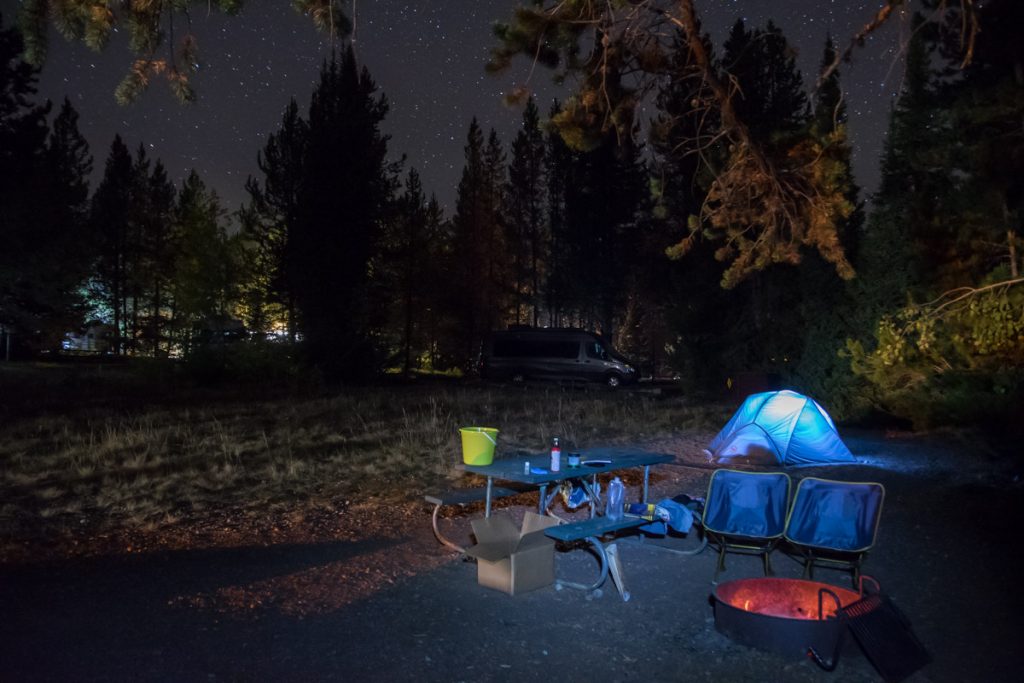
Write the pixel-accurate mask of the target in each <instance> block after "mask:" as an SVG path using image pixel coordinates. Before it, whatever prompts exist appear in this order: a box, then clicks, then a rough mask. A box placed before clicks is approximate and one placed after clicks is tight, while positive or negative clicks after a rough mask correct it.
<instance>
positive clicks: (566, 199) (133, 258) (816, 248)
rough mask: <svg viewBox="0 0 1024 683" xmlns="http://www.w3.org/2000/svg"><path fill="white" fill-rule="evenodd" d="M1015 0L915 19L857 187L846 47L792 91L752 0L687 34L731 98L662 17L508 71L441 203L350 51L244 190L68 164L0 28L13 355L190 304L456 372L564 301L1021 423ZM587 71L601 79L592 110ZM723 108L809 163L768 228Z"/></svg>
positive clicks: (322, 344) (172, 318) (778, 44)
mask: <svg viewBox="0 0 1024 683" xmlns="http://www.w3.org/2000/svg"><path fill="white" fill-rule="evenodd" d="M570 4H572V3H570ZM925 4H927V3H925ZM932 4H936V3H932ZM533 11H535V12H536V11H538V10H533ZM1021 15H1022V9H1021V7H1020V4H1019V3H1014V2H1011V1H1007V0H1003V1H993V2H988V3H985V4H984V6H982V7H981V9H979V10H978V18H979V20H980V22H981V26H982V28H983V31H982V33H981V38H980V39H979V40H978V42H977V44H976V46H974V49H973V52H972V55H971V60H970V62H969V63H968V64H967V65H966V66H962V62H963V58H962V50H961V43H960V42H959V38H960V36H961V35H962V33H961V31H960V26H961V22H962V20H963V14H961V13H959V12H957V11H956V10H955V9H952V10H950V11H949V12H947V14H946V15H944V19H943V20H942V21H938V22H936V21H930V22H928V23H924V22H923V21H922V22H921V23H920V24H918V28H917V30H915V31H914V32H913V39H912V40H911V42H910V43H909V45H908V46H907V52H906V59H905V63H906V74H905V78H904V87H903V90H902V93H901V95H900V97H899V99H898V101H896V102H895V103H894V104H893V108H892V115H891V119H890V127H889V132H888V137H887V142H886V148H885V152H884V158H883V159H882V160H881V166H882V168H881V170H882V182H881V186H880V189H879V190H878V192H877V193H876V194H875V195H874V196H873V197H871V198H870V200H871V201H870V208H869V209H868V205H867V202H866V200H867V199H868V198H866V197H863V196H862V193H861V192H860V190H859V188H857V187H856V186H855V184H854V183H853V180H852V173H851V170H850V151H849V143H848V141H847V139H846V127H845V122H846V117H847V114H846V110H845V107H844V103H843V99H842V87H841V81H840V70H838V69H834V70H830V71H829V70H827V67H828V66H829V65H831V64H834V63H835V57H836V54H837V48H836V46H835V44H833V43H832V41H831V40H830V41H828V42H827V43H826V44H825V45H823V46H822V65H823V69H825V70H826V72H827V74H828V76H827V78H826V79H824V80H823V81H822V82H821V83H820V84H819V87H817V88H816V89H815V90H813V91H808V89H807V88H806V87H805V85H804V79H803V77H802V75H801V74H800V73H799V72H798V71H797V70H796V67H795V63H794V58H793V51H792V50H791V48H790V46H789V44H788V43H787V41H786V38H785V36H783V35H782V33H781V32H780V31H779V30H778V29H777V28H776V27H774V26H773V25H772V24H771V23H769V24H767V25H766V26H764V27H748V26H745V25H744V24H743V23H742V22H737V23H736V25H735V26H734V27H733V30H732V32H731V33H730V35H729V37H728V39H727V40H726V41H725V43H724V44H723V45H722V46H721V48H720V49H718V48H717V47H716V46H712V45H710V44H707V41H706V39H705V40H704V48H705V50H706V52H707V54H708V56H709V57H708V60H707V64H708V65H709V66H708V68H709V69H713V71H714V73H715V74H717V76H718V78H719V80H720V81H721V82H727V83H731V84H734V85H735V89H734V90H733V91H732V95H731V98H730V100H729V101H730V104H731V106H730V107H729V108H728V110H727V111H721V110H719V111H718V112H717V114H716V112H714V111H711V110H709V109H708V108H707V107H705V106H703V105H702V104H701V102H702V101H704V100H705V99H706V97H707V93H706V90H707V89H708V87H709V86H708V82H707V79H706V78H705V79H703V80H702V79H700V78H695V75H698V76H699V75H704V76H706V75H707V73H706V72H705V73H703V74H699V73H696V72H695V69H694V65H693V61H692V54H693V48H694V45H693V44H692V43H691V42H689V40H690V37H689V35H688V34H687V33H686V32H685V31H684V30H680V31H679V33H678V35H677V36H676V37H675V38H674V39H673V40H672V41H671V44H670V45H662V46H661V49H660V50H659V51H658V53H657V54H653V53H651V54H647V53H641V52H640V51H638V50H632V52H630V51H629V50H626V49H625V48H624V49H623V50H622V51H621V52H620V53H617V54H618V55H619V57H620V61H618V62H616V61H615V60H614V59H608V54H609V53H607V52H606V53H604V54H603V55H602V57H603V58H604V59H605V61H604V62H603V63H602V70H601V71H600V75H601V83H600V89H598V88H596V87H595V88H593V89H590V90H588V88H587V87H586V86H587V84H584V87H583V88H581V90H580V92H579V93H578V94H577V95H576V96H574V97H573V98H570V99H569V100H567V101H566V102H564V103H558V102H555V103H550V105H545V106H547V111H546V114H545V115H543V116H542V114H541V111H540V107H538V105H537V104H536V103H535V102H533V101H532V100H529V99H526V101H525V106H524V109H523V125H522V128H521V130H520V132H519V133H518V134H517V135H516V137H515V139H514V140H512V141H511V142H508V141H502V140H500V139H499V138H498V136H497V135H496V133H495V132H494V131H493V130H491V131H487V130H486V124H483V125H482V124H481V122H478V121H476V120H474V121H471V122H469V123H468V132H467V136H466V141H465V166H464V170H463V175H462V179H461V181H460V183H459V187H458V195H457V202H456V206H455V208H454V211H453V212H452V215H451V216H445V215H444V212H443V211H442V210H441V209H440V207H439V206H438V204H437V202H436V201H435V200H434V199H433V198H432V197H428V196H425V193H424V190H423V187H422V184H421V180H420V178H419V175H418V173H417V172H416V170H415V169H411V168H410V169H405V168H404V167H403V165H402V164H401V163H400V162H396V161H394V160H395V159H396V158H398V157H399V154H398V153H397V152H398V151H396V150H390V149H389V148H388V139H387V137H386V136H385V135H384V134H383V133H382V132H381V123H382V122H383V121H384V120H385V118H386V116H387V100H386V97H385V96H384V94H383V93H382V88H379V87H378V85H377V84H376V83H375V82H374V81H373V79H372V77H371V75H370V74H369V73H368V72H367V71H366V70H365V69H361V68H360V67H359V65H358V64H357V63H356V60H355V57H354V56H353V53H352V52H351V50H348V49H342V50H340V51H339V52H338V53H337V54H336V55H335V57H334V58H333V59H331V60H330V61H329V62H327V63H325V64H324V66H323V68H322V70H321V73H320V77H319V83H318V86H317V88H316V90H315V91H314V93H313V96H312V98H311V100H310V102H309V103H308V105H305V106H302V105H301V104H300V103H298V102H295V101H292V102H291V103H282V105H285V104H287V106H286V107H285V109H284V114H283V116H282V121H281V125H280V127H278V129H277V130H276V131H274V132H272V133H271V134H270V136H269V138H268V142H267V144H266V146H265V148H264V149H263V151H262V153H261V154H260V156H259V159H258V160H257V169H258V170H257V171H256V172H255V173H254V174H253V176H252V177H251V178H250V181H249V183H248V190H249V196H250V202H249V203H248V204H247V206H246V207H245V208H244V209H243V210H242V211H240V212H239V213H238V214H237V215H230V216H229V215H227V214H226V213H225V211H224V210H223V208H222V207H221V206H220V203H219V200H218V198H217V195H216V192H215V191H214V190H212V189H211V188H209V187H207V186H206V185H205V184H204V182H203V180H202V178H201V177H199V176H198V175H197V174H195V173H193V174H192V175H191V176H190V177H189V178H187V179H186V180H185V181H184V182H183V183H182V184H181V185H180V187H179V186H176V185H175V184H174V183H173V182H171V181H170V180H169V179H168V177H167V174H166V172H165V169H164V167H163V165H162V164H161V163H160V161H159V159H151V158H149V157H148V156H147V154H146V152H145V148H144V147H143V146H141V145H140V147H139V148H138V149H137V150H135V151H132V150H129V149H127V147H126V146H125V145H124V144H123V142H122V141H121V140H120V139H119V138H115V140H114V141H113V142H112V144H111V147H110V149H109V150H108V151H107V153H106V157H105V161H104V172H103V176H102V180H101V181H100V183H99V184H98V186H97V187H96V188H94V189H91V188H89V187H88V184H87V181H86V178H87V177H88V176H89V173H90V171H91V168H92V164H93V163H94V157H93V154H94V153H93V152H92V151H90V150H89V149H88V147H87V145H86V144H85V141H84V139H83V138H82V136H81V135H80V134H79V132H78V129H77V119H78V113H77V112H76V111H75V110H74V108H73V106H72V105H71V104H70V102H68V101H65V102H64V103H63V104H62V105H61V106H60V107H58V108H56V110H54V108H53V107H51V105H50V104H49V103H44V102H37V101H36V100H35V99H34V89H33V83H34V78H35V74H36V73H37V71H36V67H34V66H32V65H30V64H29V63H28V62H26V61H24V60H23V58H22V51H23V47H24V46H23V42H22V39H21V35H20V33H19V32H18V31H17V30H15V29H12V28H4V27H3V25H2V24H0V59H2V63H0V80H2V85H3V87H2V88H0V219H2V220H0V240H2V244H3V249H2V250H0V325H2V326H3V329H4V334H5V337H6V340H5V341H8V342H11V343H13V345H14V348H15V353H16V354H17V353H23V354H29V353H33V352H38V351H43V350H52V349H54V348H56V347H57V345H59V343H60V340H61V339H62V338H63V336H64V335H65V334H66V333H67V332H68V331H69V330H74V329H78V328H80V327H81V326H82V325H83V324H84V323H85V322H87V321H88V320H92V319H98V320H103V321H104V322H106V323H107V324H109V325H112V326H113V327H114V328H115V329H116V330H117V335H116V343H115V351H116V352H117V353H118V354H124V355H132V356H155V357H166V356H178V355H183V356H185V357H186V360H190V361H195V362H198V361H200V360H202V357H203V355H204V354H203V353H201V352H196V349H195V344H194V339H195V337H196V333H197V330H200V329H203V327H204V326H207V325H208V324H209V323H210V321H226V320H231V319H236V318H237V319H240V320H242V321H244V323H245V325H246V326H247V328H248V329H249V330H251V331H253V332H255V333H258V334H257V338H256V339H254V340H253V341H251V342H249V343H248V344H247V349H246V351H245V353H240V354H237V357H238V358H241V359H242V361H238V360H237V358H236V360H235V361H233V362H236V363H240V367H238V368H236V370H237V372H238V373H239V374H240V375H249V376H252V377H267V376H268V374H272V373H274V372H291V371H293V369H294V367H296V366H295V365H294V364H298V366H300V367H310V366H312V367H314V368H316V370H317V371H318V372H319V373H320V374H321V375H322V376H323V377H324V378H326V379H327V380H329V381H343V382H350V381H365V380H367V379H371V378H373V377H375V376H378V375H379V374H380V373H382V372H385V371H397V372H402V373H405V374H412V373H416V372H442V371H449V370H453V369H456V370H458V371H461V372H463V373H465V372H471V371H472V369H473V367H474V363H475V360H476V353H477V352H478V349H479V344H480V341H481V340H482V338H483V336H484V335H485V334H486V333H487V332H488V331H489V330H492V329H499V328H502V327H505V326H507V325H512V324H528V325H540V326H579V327H586V328H589V329H595V330H599V331H601V332H602V333H603V334H605V335H606V336H608V337H609V338H610V339H611V340H612V341H613V342H614V343H615V345H616V346H617V347H619V348H620V349H621V350H623V351H624V352H625V353H627V355H630V356H632V357H634V358H636V359H637V360H638V361H640V363H641V365H642V366H643V367H645V368H646V369H647V371H648V372H649V373H652V374H657V375H660V376H678V377H680V378H681V379H680V381H681V382H682V383H683V384H684V385H685V386H687V387H688V388H689V389H691V390H714V389H719V388H721V387H722V386H723V385H724V383H725V382H726V380H727V379H728V378H730V377H735V376H736V375H737V374H739V373H742V372H750V371H753V372H758V373H764V374H773V375H777V376H779V377H780V378H782V380H783V381H785V382H786V383H787V384H788V385H790V386H793V387H794V388H798V389H801V390H803V391H805V392H808V393H810V394H812V395H814V396H815V397H816V398H818V399H819V400H820V401H822V402H824V403H826V404H827V405H829V406H830V407H831V408H832V409H833V410H834V411H835V412H836V413H837V414H838V415H840V416H845V417H852V416H856V415H859V414H863V413H865V412H867V411H870V410H880V411H883V412H886V413H890V414H894V415H898V416H900V417H905V418H908V419H911V420H913V421H914V423H915V424H917V425H919V426H932V425H936V424H949V423H971V424H989V425H991V426H993V427H995V428H1007V427H1013V426H1014V425H1013V424H1012V421H1013V419H1014V415H1019V412H1015V411H1019V409H1020V405H1021V402H1022V392H1024V382H1022V378H1024V377H1022V375H1024V371H1022V369H1021V368H1022V362H1021V361H1022V360H1024V294H1022V287H1021V280H1022V278H1021V274H1020V268H1021V265H1022V262H1024V258H1022V255H1021V246H1022V244H1021V236H1020V230H1019V226H1020V220H1021V203H1022V197H1021V182H1022V180H1021V179H1022V178H1024V130H1022V126H1021V118H1020V113H1021V111H1022V110H1024V49H1022V48H1021V47H1019V46H1018V43H1019V41H1017V40H1015V39H1014V37H1013V34H1012V30H1013V27H1014V26H1018V25H1020V22H1021V20H1024V17H1022V16H1021ZM535 16H536V15H535V14H534V15H531V14H530V13H529V12H528V11H525V10H524V12H523V13H521V14H519V15H517V19H516V22H514V23H513V24H510V25H509V26H506V27H504V28H503V29H501V30H499V39H500V42H501V45H502V46H503V48H504V52H503V51H502V49H498V50H496V60H495V61H496V64H495V66H496V67H500V66H501V64H500V62H501V60H502V59H503V58H508V57H509V56H510V55H512V54H515V53H516V52H517V51H521V49H522V48H523V47H524V45H530V44H532V43H530V42H529V41H528V40H526V39H527V38H529V37H530V36H531V35H533V34H534V33H535V32H536V31H537V30H540V29H538V28H537V27H536V26H533V25H531V17H535ZM546 26H547V24H545V28H544V29H543V30H544V31H547V30H549V29H548V28H546ZM609 35H612V34H611V33H610V32H609ZM570 38H577V39H578V36H570ZM609 42H610V43H612V44H614V42H613V41H609ZM627 47H628V46H627ZM555 48H558V46H557V45H555ZM555 48H553V51H554V52H555V53H557V52H558V49H555ZM551 56H554V57H557V54H554V55H541V57H542V58H546V57H551ZM613 56H614V55H613ZM648 58H649V62H647V63H646V64H645V67H644V68H647V69H648V72H649V73H650V74H651V75H653V78H651V79H650V80H649V81H648V82H649V83H650V84H651V85H650V88H649V90H646V91H644V92H642V93H639V94H640V95H643V96H645V97H650V98H651V100H650V101H652V102H653V103H654V104H655V107H656V110H657V113H656V116H655V118H654V120H653V121H652V122H650V133H649V135H648V136H647V139H646V140H645V141H643V142H639V141H637V139H636V136H634V135H632V134H623V132H624V130H625V131H626V132H627V133H632V127H633V126H635V125H637V124H638V123H642V122H636V121H635V120H634V116H633V113H634V112H633V109H632V108H631V106H635V102H636V98H635V97H633V98H632V99H631V97H630V95H632V93H630V92H629V91H630V87H629V83H630V81H629V78H628V77H627V72H628V71H629V70H630V69H631V68H632V67H633V66H634V64H633V63H631V62H630V61H629V59H636V60H638V61H642V59H648ZM551 61H552V63H556V62H557V59H553V60H551ZM591 73H596V72H591ZM597 95H602V96H608V97H607V101H608V102H612V103H615V104H616V105H617V106H616V107H615V108H611V109H609V110H608V111H602V106H603V105H602V102H600V101H597V100H598V99H600V98H597ZM631 102H632V105H630V103H631ZM595 112H597V113H600V114H602V115H603V117H602V116H598V115H596V114H595ZM545 116H546V118H544V117H545ZM608 121H611V124H610V125H609V124H608V123H607V122H608ZM736 121H740V122H745V123H744V126H743V127H744V134H745V137H744V144H746V145H749V146H750V148H751V149H756V150H761V151H762V152H763V155H764V156H765V157H767V158H768V159H783V160H788V163H790V164H791V166H789V167H788V168H791V169H798V170H799V173H794V174H793V175H800V174H803V175H805V176H807V177H809V178H811V179H812V180H813V183H812V184H811V185H809V186H808V187H813V188H814V189H815V190H817V191H819V194H818V195H817V196H816V197H815V200H816V201H815V202H810V203H809V204H808V206H810V207H811V209H812V210H810V211H809V212H808V213H805V214H802V215H800V216H799V218H800V220H798V221H794V222H793V223H791V224H789V225H790V227H789V228H787V229H786V230H782V231H775V232H773V231H772V230H768V229H764V230H760V231H759V232H756V233H751V232H749V231H748V226H751V225H758V226H763V225H764V217H763V215H760V213H759V212H763V210H764V206H765V205H764V204H761V205H755V204H751V205H746V204H744V203H742V202H737V201H736V197H737V196H739V195H740V194H742V192H740V191H742V190H744V189H745V188H753V189H757V188H758V187H759V186H760V185H759V183H763V181H764V179H763V178H762V177H760V176H758V175H757V174H756V169H754V167H753V166H752V165H751V164H750V163H748V164H746V165H744V164H736V163H734V158H735V150H736V145H735V141H734V140H732V139H730V137H729V136H728V135H727V134H726V133H728V132H730V131H731V130H734V129H735V126H736ZM754 160H755V161H756V160H757V159H756V158H755V159H754ZM752 169H754V170H752ZM753 189H752V190H751V193H753ZM738 190H739V191H738ZM766 196H769V197H770V196H771V195H770V193H769V194H768V195H766ZM783 209H785V207H783ZM780 212H783V210H782V209H780ZM797 226H802V232H800V234H795V233H797V232H799V231H798V230H797V229H796V228H797ZM787 230H788V232H787ZM282 338H283V339H284V340H285V341H284V342H272V341H268V339H282Z"/></svg>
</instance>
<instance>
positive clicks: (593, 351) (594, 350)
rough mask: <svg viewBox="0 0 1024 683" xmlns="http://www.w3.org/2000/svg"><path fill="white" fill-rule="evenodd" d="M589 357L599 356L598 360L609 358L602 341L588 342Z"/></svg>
mask: <svg viewBox="0 0 1024 683" xmlns="http://www.w3.org/2000/svg"><path fill="white" fill-rule="evenodd" d="M586 349H587V358H597V359H598V360H608V352H607V351H605V350H604V347H603V346H601V342H597V341H591V342H587V343H586Z"/></svg>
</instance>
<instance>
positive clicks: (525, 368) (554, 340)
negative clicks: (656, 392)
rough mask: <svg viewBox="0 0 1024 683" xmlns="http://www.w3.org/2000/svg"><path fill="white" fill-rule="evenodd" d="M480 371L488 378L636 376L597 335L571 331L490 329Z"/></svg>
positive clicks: (628, 379) (627, 379)
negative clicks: (502, 330) (492, 330)
mask: <svg viewBox="0 0 1024 683" xmlns="http://www.w3.org/2000/svg"><path fill="white" fill-rule="evenodd" d="M481 374H482V375H483V376H484V377H487V378H490V379H510V378H515V377H523V378H546V379H570V380H589V381H596V382H605V381H607V379H608V377H609V376H613V375H614V376H616V377H618V378H619V380H620V381H622V382H631V381H633V380H634V379H636V374H635V370H634V369H633V368H632V367H630V366H629V365H628V364H626V363H623V362H620V361H619V360H618V359H616V358H615V357H614V355H613V353H612V351H611V350H610V349H609V348H608V347H607V344H606V343H605V342H604V341H603V340H602V339H601V338H600V337H598V336H597V335H594V334H592V333H589V332H579V331H573V330H516V331H508V332H494V333H492V334H491V336H490V337H489V338H488V340H487V342H486V343H485V344H484V349H483V354H482V357H481Z"/></svg>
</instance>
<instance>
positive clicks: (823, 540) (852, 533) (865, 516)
mask: <svg viewBox="0 0 1024 683" xmlns="http://www.w3.org/2000/svg"><path fill="white" fill-rule="evenodd" d="M884 500H885V487H884V486H882V485H881V484H878V483H875V482H846V481H833V480H831V479H818V478H816V477H807V478H805V479H802V480H800V483H798V484H797V486H796V493H795V494H794V496H793V506H792V508H791V509H790V512H789V519H788V520H787V521H786V534H785V537H786V540H787V541H789V542H791V543H795V544H797V545H802V546H808V547H812V548H822V549H825V550H835V551H842V552H863V551H865V550H868V549H869V548H871V546H873V545H874V544H875V535H876V534H877V533H878V522H879V519H880V518H881V516H882V502H883V501H884Z"/></svg>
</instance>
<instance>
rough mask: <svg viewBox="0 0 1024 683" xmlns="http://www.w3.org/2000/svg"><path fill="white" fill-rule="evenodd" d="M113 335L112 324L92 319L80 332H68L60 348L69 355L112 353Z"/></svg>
mask: <svg viewBox="0 0 1024 683" xmlns="http://www.w3.org/2000/svg"><path fill="white" fill-rule="evenodd" d="M115 337H116V335H115V333H114V328H113V326H111V325H107V324H105V323H101V322H99V321H93V322H90V323H87V324H86V326H85V328H84V329H83V330H82V331H80V332H68V333H67V334H66V335H65V336H64V340H63V341H62V342H61V345H60V350H61V353H65V354H69V355H81V354H105V353H113V352H114V339H115Z"/></svg>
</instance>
